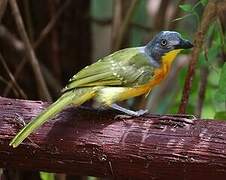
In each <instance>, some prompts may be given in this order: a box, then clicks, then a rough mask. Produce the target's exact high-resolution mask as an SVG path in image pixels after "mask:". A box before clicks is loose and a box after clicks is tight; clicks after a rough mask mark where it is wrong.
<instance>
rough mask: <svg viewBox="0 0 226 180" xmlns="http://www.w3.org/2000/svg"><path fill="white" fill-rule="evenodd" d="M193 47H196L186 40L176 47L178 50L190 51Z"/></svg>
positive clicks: (182, 40)
mask: <svg viewBox="0 0 226 180" xmlns="http://www.w3.org/2000/svg"><path fill="white" fill-rule="evenodd" d="M192 47H194V45H193V44H192V43H191V42H190V41H189V40H186V39H181V40H180V43H179V44H178V45H176V46H175V48H176V49H190V48H192Z"/></svg>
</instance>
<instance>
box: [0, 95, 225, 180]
mask: <svg viewBox="0 0 226 180" xmlns="http://www.w3.org/2000/svg"><path fill="white" fill-rule="evenodd" d="M46 106H47V104H46V103H43V102H40V101H25V100H15V99H7V98H0V127H1V128H0V167H4V168H5V167H7V168H9V167H10V168H21V169H32V170H43V171H51V172H64V173H70V174H79V175H93V176H111V177H114V178H117V179H120V178H121V179H123V178H128V177H132V178H134V179H167V180H170V179H173V180H179V179H188V180H189V179H198V178H202V179H205V180H208V179H218V180H219V179H223V178H225V176H226V151H225V149H226V133H225V132H226V123H225V121H216V120H214V121H213V120H205V121H203V120H200V119H198V120H195V121H194V123H193V124H189V123H188V122H187V119H186V116H183V115H175V116H172V115H171V116H167V115H164V116H160V115H150V114H148V115H146V116H144V117H140V118H130V119H127V120H124V121H122V120H121V119H118V120H115V119H114V117H115V115H116V114H115V113H114V112H113V111H110V110H105V111H103V110H102V111H96V110H92V109H85V108H72V107H71V108H67V109H66V110H64V111H63V112H62V113H60V114H59V115H58V116H57V117H56V118H54V119H53V120H51V121H49V122H47V123H46V124H44V125H43V126H42V128H40V129H38V130H37V132H35V133H33V134H32V135H31V136H30V140H31V141H32V142H31V141H30V140H28V139H27V140H26V141H25V142H24V143H23V144H21V145H20V146H19V147H18V148H16V149H13V148H12V147H9V146H8V144H9V141H10V139H12V137H13V136H14V135H15V134H16V133H17V132H18V130H19V129H20V128H21V127H20V126H19V125H17V124H18V123H16V119H23V120H24V121H26V122H28V121H30V119H31V118H33V117H34V116H36V115H37V114H38V113H39V112H40V111H42V110H43V109H44V108H45V107H46Z"/></svg>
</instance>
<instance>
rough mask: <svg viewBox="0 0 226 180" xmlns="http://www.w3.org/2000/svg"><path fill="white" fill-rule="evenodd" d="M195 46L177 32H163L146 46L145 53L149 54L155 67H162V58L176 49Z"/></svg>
mask: <svg viewBox="0 0 226 180" xmlns="http://www.w3.org/2000/svg"><path fill="white" fill-rule="evenodd" d="M192 47H193V45H192V43H191V42H190V41H188V40H186V39H183V38H182V37H181V34H180V33H178V32H175V31H161V32H160V33H158V34H157V35H155V37H154V38H153V39H152V40H151V41H150V42H149V43H148V44H147V45H146V47H145V52H146V53H147V54H148V56H149V57H150V59H151V60H153V62H151V63H152V64H153V65H155V66H156V67H159V66H160V65H161V63H162V62H161V57H163V56H164V55H165V54H166V53H168V52H170V51H172V50H176V49H189V48H192Z"/></svg>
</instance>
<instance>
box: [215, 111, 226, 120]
mask: <svg viewBox="0 0 226 180" xmlns="http://www.w3.org/2000/svg"><path fill="white" fill-rule="evenodd" d="M214 119H224V120H226V112H225V111H220V112H216V113H215V116H214Z"/></svg>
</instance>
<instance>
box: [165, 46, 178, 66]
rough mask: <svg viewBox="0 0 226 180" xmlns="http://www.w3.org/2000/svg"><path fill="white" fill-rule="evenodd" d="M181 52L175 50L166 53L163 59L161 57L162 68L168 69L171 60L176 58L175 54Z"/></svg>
mask: <svg viewBox="0 0 226 180" xmlns="http://www.w3.org/2000/svg"><path fill="white" fill-rule="evenodd" d="M180 51H181V49H176V50H173V51H170V52H168V53H166V54H165V55H164V56H163V57H162V66H163V67H168V68H169V67H170V66H171V64H172V62H173V60H174V59H175V58H176V56H177V54H178V53H179V52H180Z"/></svg>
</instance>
